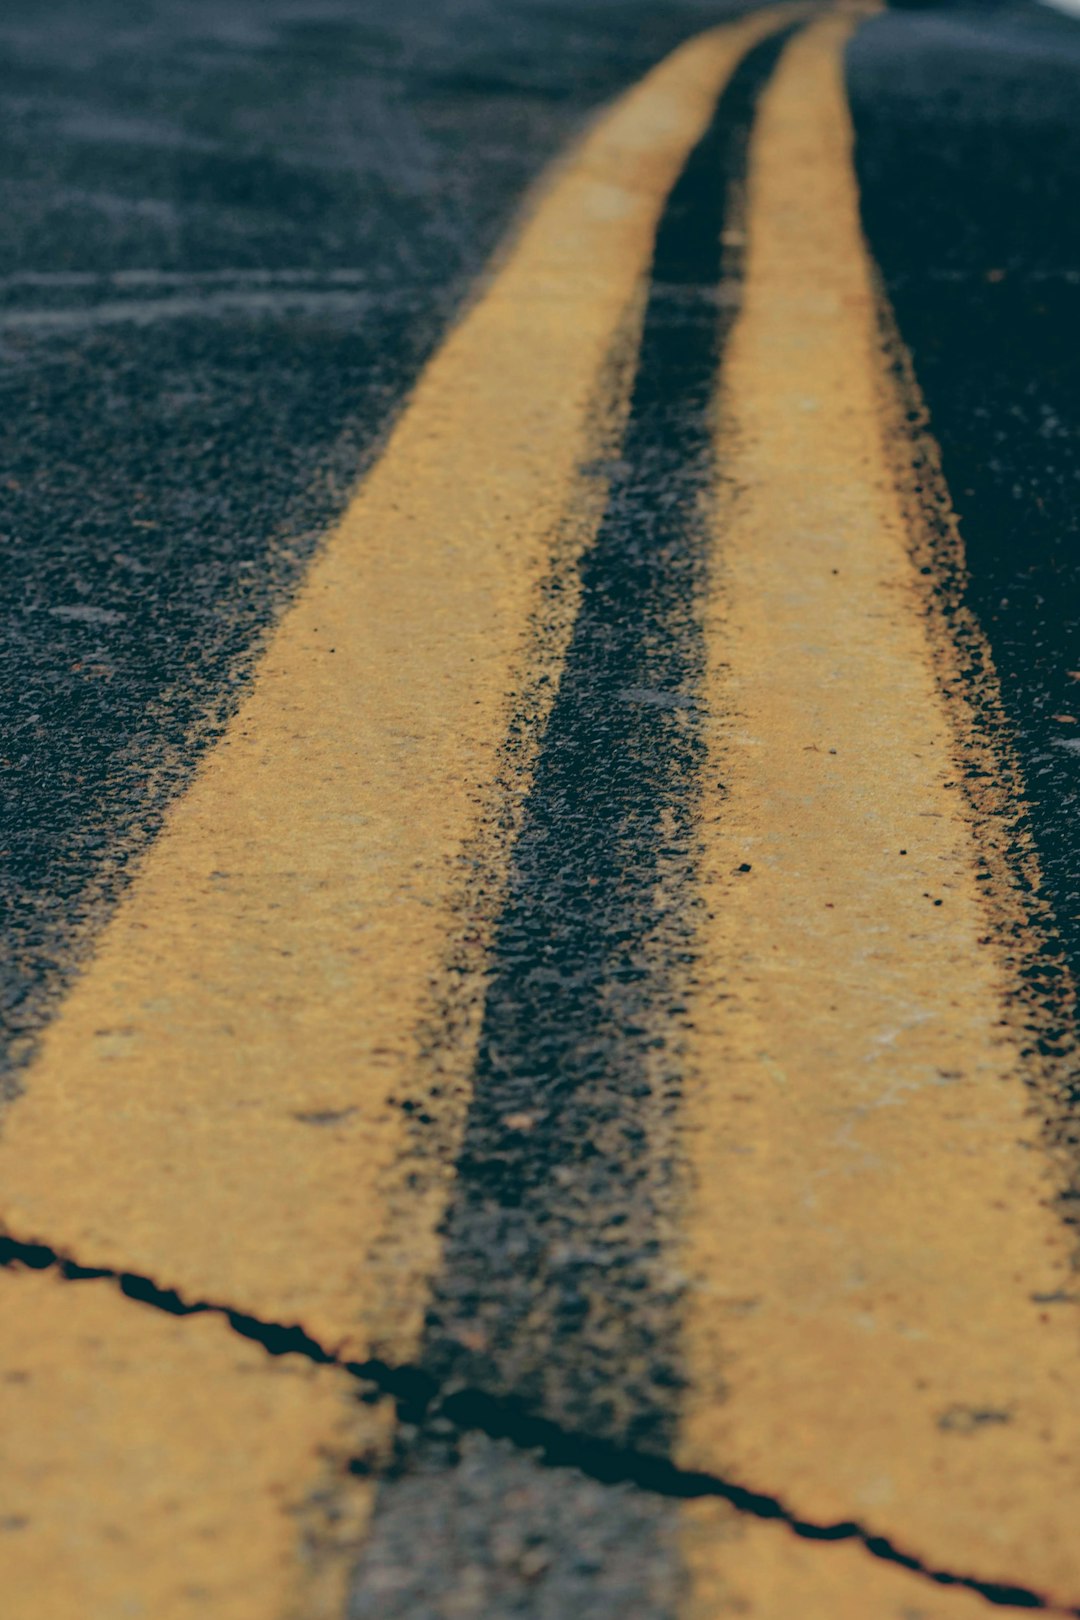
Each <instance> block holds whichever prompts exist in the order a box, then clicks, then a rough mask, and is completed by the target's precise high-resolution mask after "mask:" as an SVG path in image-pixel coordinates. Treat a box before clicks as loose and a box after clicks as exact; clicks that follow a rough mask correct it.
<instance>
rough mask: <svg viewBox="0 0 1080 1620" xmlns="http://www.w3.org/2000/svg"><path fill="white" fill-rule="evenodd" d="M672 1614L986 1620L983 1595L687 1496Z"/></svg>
mask: <svg viewBox="0 0 1080 1620" xmlns="http://www.w3.org/2000/svg"><path fill="white" fill-rule="evenodd" d="M680 1550H681V1554H682V1560H683V1564H684V1567H685V1570H686V1574H687V1577H688V1596H687V1600H686V1602H685V1604H684V1605H683V1607H682V1609H681V1611H680V1617H681V1620H729V1617H730V1620H735V1617H739V1620H987V1615H988V1614H993V1612H994V1611H993V1610H992V1609H989V1608H988V1607H987V1603H986V1599H985V1598H983V1597H980V1596H978V1595H977V1594H976V1593H974V1592H970V1591H964V1590H963V1589H962V1588H959V1587H955V1586H953V1587H943V1586H935V1585H933V1584H931V1583H930V1582H928V1581H927V1580H926V1579H925V1578H924V1577H923V1576H921V1575H918V1574H914V1573H913V1572H912V1571H910V1570H906V1569H903V1568H901V1567H900V1566H899V1565H897V1564H892V1563H885V1562H884V1561H883V1560H881V1559H877V1558H874V1557H873V1556H872V1555H871V1554H870V1553H868V1552H867V1551H866V1549H865V1548H864V1547H862V1546H859V1545H858V1544H856V1543H854V1542H839V1543H838V1542H824V1541H806V1540H803V1539H801V1538H800V1537H798V1536H796V1535H793V1533H792V1532H791V1531H790V1530H789V1529H787V1528H786V1526H784V1525H782V1524H770V1523H767V1522H762V1521H760V1520H755V1519H750V1518H747V1517H746V1516H745V1515H743V1514H741V1513H739V1512H737V1511H736V1510H735V1509H734V1508H731V1507H729V1506H728V1505H727V1504H726V1503H724V1502H719V1501H716V1500H712V1501H709V1500H704V1501H700V1502H688V1503H687V1504H686V1506H685V1507H684V1508H683V1510H682V1533H681V1536H680Z"/></svg>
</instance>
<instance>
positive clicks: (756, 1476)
mask: <svg viewBox="0 0 1080 1620" xmlns="http://www.w3.org/2000/svg"><path fill="white" fill-rule="evenodd" d="M849 28H850V22H849V21H848V20H846V19H844V18H842V17H835V16H834V17H830V18H828V19H825V20H821V21H819V22H817V23H815V24H814V25H813V27H812V28H811V29H810V30H808V31H807V32H806V33H805V34H803V35H802V36H800V37H799V38H798V39H797V40H796V41H795V42H794V43H793V44H792V45H791V46H790V47H789V48H788V50H787V52H786V53H785V56H784V58H783V60H782V62H781V65H780V68H779V71H778V75H777V77H776V78H775V79H774V80H773V82H772V84H771V86H770V87H769V89H768V90H767V91H766V93H765V96H764V98H763V102H762V105H761V109H760V113H759V118H758V123H757V127H756V131H755V135H754V140H753V144H752V152H751V162H750V175H749V250H748V251H749V258H748V266H747V287H746V290H745V302H744V307H743V312H742V315H741V317H740V319H739V322H738V324H737V326H736V329H735V331H734V333H733V335H732V340H731V344H730V347H729V351H728V357H727V361H726V367H725V373H724V378H723V400H722V412H721V427H720V437H719V447H720V454H721V457H722V461H723V468H724V474H725V479H726V483H725V489H726V491H727V493H726V495H725V497H724V500H723V502H722V505H721V511H720V513H719V516H718V523H717V541H716V571H715V583H714V588H713V591H712V594H711V598H710V602H709V605H708V635H709V647H710V659H711V666H710V672H709V690H708V697H709V703H710V708H711V712H712V719H711V721H710V727H711V730H710V738H711V741H710V747H711V750H712V754H713V764H714V766H715V770H714V772H713V773H712V778H711V779H712V780H720V781H723V782H724V784H725V787H726V793H725V794H724V796H723V798H722V799H721V798H719V797H718V798H717V800H716V802H715V804H714V805H712V806H711V807H710V808H709V810H708V811H707V814H706V818H705V825H704V829H703V841H704V846H705V850H704V858H705V866H706V894H707V900H708V914H709V920H708V921H707V923H705V924H703V926H702V931H701V939H700V960H699V962H698V966H697V969H696V970H695V971H696V979H697V982H696V985H695V986H694V1021H695V1032H696V1033H695V1036H694V1039H693V1043H692V1049H691V1051H690V1053H689V1062H690V1069H691V1074H690V1080H689V1082H688V1087H687V1092H688V1096H687V1105H686V1122H685V1124H686V1142H687V1151H688V1155H689V1158H690V1163H691V1176H692V1186H691V1188H690V1190H689V1193H688V1200H689V1210H688V1230H687V1240H686V1246H685V1252H684V1255H683V1261H682V1264H683V1269H684V1271H685V1274H686V1277H687V1281H688V1285H689V1297H688V1303H687V1313H686V1353H687V1360H688V1368H687V1371H688V1377H689V1385H690V1388H689V1392H688V1396H687V1402H686V1417H685V1426H684V1431H683V1434H682V1438H681V1443H680V1455H681V1460H682V1461H683V1462H684V1463H686V1464H688V1465H690V1466H692V1467H695V1468H701V1469H709V1470H713V1471H716V1472H719V1473H721V1474H723V1475H725V1476H727V1477H729V1478H733V1479H735V1480H737V1481H738V1482H740V1483H742V1484H745V1485H747V1486H749V1487H750V1488H752V1489H755V1490H758V1491H761V1492H763V1493H766V1494H772V1495H777V1496H779V1497H781V1499H782V1500H783V1501H784V1502H785V1504H786V1505H787V1506H788V1507H789V1508H790V1509H792V1510H793V1511H794V1512H795V1513H796V1514H797V1515H798V1516H799V1517H800V1518H803V1519H805V1520H808V1521H810V1522H814V1523H819V1524H824V1525H827V1524H829V1523H833V1522H837V1521H843V1520H850V1519H855V1520H858V1521H860V1522H861V1523H863V1524H864V1525H865V1526H866V1527H867V1529H868V1530H869V1531H870V1532H871V1533H876V1534H879V1535H884V1536H886V1537H888V1538H889V1539H890V1540H891V1541H892V1542H893V1543H894V1544H895V1545H897V1546H899V1547H900V1548H901V1549H902V1550H904V1551H905V1552H908V1553H911V1554H913V1555H915V1556H917V1557H919V1558H921V1559H922V1560H924V1561H925V1562H926V1563H928V1564H930V1565H931V1566H936V1567H939V1568H942V1569H947V1570H952V1571H954V1572H956V1573H958V1574H962V1575H970V1576H975V1577H977V1578H979V1579H982V1580H984V1581H996V1582H1002V1583H1012V1584H1017V1585H1020V1586H1027V1587H1031V1588H1033V1589H1035V1590H1037V1591H1040V1592H1043V1593H1046V1594H1047V1595H1049V1596H1050V1597H1052V1598H1053V1599H1055V1600H1056V1601H1057V1602H1059V1603H1062V1604H1066V1603H1073V1604H1075V1603H1078V1602H1080V1537H1078V1536H1077V1533H1076V1523H1077V1514H1078V1510H1080V1405H1078V1403H1077V1401H1076V1398H1075V1390H1076V1380H1077V1376H1078V1373H1080V1363H1078V1356H1077V1350H1078V1340H1077V1321H1076V1311H1075V1296H1076V1292H1077V1291H1076V1288H1075V1281H1074V1275H1075V1274H1074V1272H1073V1270H1072V1268H1071V1265H1070V1252H1069V1248H1070V1246H1069V1242H1068V1239H1067V1236H1066V1232H1065V1229H1064V1228H1063V1227H1062V1225H1061V1224H1060V1223H1059V1221H1058V1219H1057V1218H1056V1215H1055V1213H1054V1209H1053V1201H1054V1198H1055V1196H1056V1193H1057V1186H1056V1184H1055V1181H1054V1177H1053V1173H1052V1162H1051V1160H1050V1158H1049V1157H1048V1155H1047V1154H1046V1153H1045V1152H1044V1151H1043V1147H1042V1143H1041V1139H1040V1112H1039V1108H1038V1105H1037V1103H1038V1093H1037V1087H1036V1086H1035V1085H1034V1084H1033V1085H1029V1084H1027V1082H1029V1081H1031V1082H1037V1079H1038V1075H1037V1073H1035V1072H1034V1071H1031V1070H1029V1069H1027V1067H1026V1065H1025V1060H1024V1058H1023V1057H1022V1055H1021V1047H1022V1045H1023V1031H1022V1029H1021V1028H1020V1020H1019V1018H1018V1017H1014V1014H1013V1011H1012V1008H1013V1005H1014V1003H1013V999H1012V997H1011V993H1010V985H1009V981H1008V968H1007V964H1006V962H1005V958H1004V954H1003V953H1001V952H999V951H998V950H997V949H996V947H995V944H994V938H995V936H994V928H993V917H992V916H991V914H990V907H989V903H988V902H986V901H984V900H983V899H982V898H981V897H980V892H979V891H980V885H979V883H978V881H977V874H978V871H979V870H980V865H981V859H982V852H981V850H980V849H979V847H978V845H977V843H976V841H975V837H974V834H973V832H972V829H971V827H970V825H969V821H968V820H967V819H966V806H965V802H964V800H963V795H962V794H961V793H960V791H959V790H958V787H957V785H956V783H955V781H954V776H953V750H954V746H955V736H956V732H955V729H954V728H953V727H952V726H951V723H950V719H949V716H948V715H947V714H946V705H945V700H944V698H943V696H942V694H941V689H940V687H939V685H938V684H937V682H936V680H935V671H934V657H933V656H932V653H931V649H930V646H929V643H928V639H927V630H926V622H925V619H924V616H923V612H922V602H921V598H920V595H919V584H918V582H917V575H916V570H915V567H914V565H913V563H912V561H911V559H910V557H909V553H908V536H907V534H906V532H905V524H904V511H905V497H904V496H903V495H902V493H901V492H900V491H899V490H898V488H897V484H896V481H895V478H894V474H893V461H894V458H893V454H892V451H891V449H890V447H889V446H888V445H887V444H886V442H885V433H884V428H883V422H884V417H883V414H882V412H881V410H880V402H881V392H880V390H881V387H882V363H881V357H880V349H879V341H878V335H877V328H876V319H875V304H874V285H873V277H872V272H871V267H870V264H869V262H868V257H867V253H866V250H865V246H864V243H863V240H862V236H861V231H860V226H859V219H858V204H857V194H856V185H855V179H854V174H853V168H852V161H851V139H852V137H851V128H850V121H849V115H848V111H847V106H846V100H845V95H844V88H843V78H842V66H841V56H842V47H843V45H844V42H845V39H846V38H847V35H848V31H849ZM744 868H745V869H744ZM822 1556H823V1555H822ZM831 1556H835V1554H833V1555H831ZM715 1559H716V1565H715V1567H716V1569H717V1571H718V1572H719V1573H720V1574H721V1575H722V1574H723V1569H724V1564H723V1548H722V1545H721V1544H719V1543H718V1544H717V1547H716V1552H715ZM706 1561H707V1560H706ZM698 1567H699V1574H700V1568H701V1564H700V1560H699V1566H698ZM850 1567H851V1568H852V1570H853V1571H854V1569H855V1565H854V1564H851V1565H850ZM852 1578H853V1579H855V1578H857V1577H856V1575H854V1574H853V1577H852ZM858 1578H861V1577H858ZM929 1590H932V1589H929ZM929 1603H930V1598H929V1596H928V1597H927V1605H929ZM853 1604H855V1599H854V1597H852V1599H851V1600H850V1602H849V1603H848V1610H847V1612H852V1613H855V1612H866V1611H865V1610H862V1611H860V1610H859V1609H858V1607H857V1604H856V1605H855V1607H852V1605H853ZM751 1612H752V1611H751ZM764 1612H766V1613H768V1612H769V1611H768V1610H765V1611H764ZM786 1612H790V1611H786ZM800 1612H801V1611H800ZM833 1612H844V1611H842V1610H836V1611H833ZM874 1612H875V1613H876V1612H878V1611H876V1610H875V1611H874ZM885 1612H887V1611H885ZM931 1612H933V1611H932V1610H931Z"/></svg>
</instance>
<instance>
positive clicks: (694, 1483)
mask: <svg viewBox="0 0 1080 1620" xmlns="http://www.w3.org/2000/svg"><path fill="white" fill-rule="evenodd" d="M0 1267H3V1268H4V1269H6V1270H9V1271H16V1272H17V1271H18V1270H19V1269H20V1268H25V1269H28V1270H31V1271H48V1270H55V1271H56V1273H57V1274H58V1276H60V1277H62V1278H63V1279H64V1280H65V1281H67V1282H73V1283H79V1282H103V1283H107V1284H110V1285H112V1286H115V1287H116V1288H118V1289H119V1291H120V1292H121V1293H122V1294H123V1295H124V1296H125V1297H126V1298H127V1299H130V1300H132V1301H133V1302H134V1303H136V1304H139V1305H145V1306H147V1307H149V1308H150V1309H152V1310H159V1311H164V1312H166V1313H167V1314H168V1315H170V1316H199V1315H212V1316H221V1317H224V1318H225V1319H226V1321H227V1322H228V1323H229V1326H230V1327H231V1328H232V1330H233V1331H234V1332H235V1333H238V1334H239V1335H240V1336H241V1337H242V1338H245V1339H251V1340H253V1341H254V1342H255V1343H256V1344H260V1345H262V1347H263V1348H264V1349H265V1350H266V1351H267V1353H268V1354H269V1355H272V1356H285V1355H299V1356H304V1357H306V1358H307V1359H308V1360H309V1361H311V1362H314V1363H315V1364H316V1365H318V1366H328V1367H338V1368H340V1369H341V1370H342V1371H343V1372H345V1373H347V1374H348V1375H349V1376H350V1377H351V1378H353V1379H355V1380H356V1381H357V1383H358V1384H359V1385H361V1386H362V1398H366V1399H368V1400H371V1401H374V1400H378V1399H380V1398H384V1399H390V1400H393V1401H394V1403H395V1405H396V1407H397V1413H398V1418H399V1420H400V1421H401V1422H402V1423H407V1424H410V1425H414V1426H417V1427H424V1426H426V1425H429V1424H431V1423H434V1422H439V1423H440V1424H441V1425H442V1426H443V1427H444V1428H445V1426H446V1425H450V1427H451V1428H452V1429H454V1430H456V1431H457V1433H459V1434H462V1435H464V1434H470V1433H472V1434H483V1435H485V1436H486V1437H487V1438H488V1439H490V1440H504V1441H508V1442H509V1443H510V1444H511V1445H513V1446H514V1447H516V1448H517V1449H519V1450H522V1451H528V1452H532V1453H534V1454H536V1455H537V1456H538V1458H539V1460H540V1461H541V1462H542V1463H543V1464H544V1465H545V1466H547V1467H551V1468H569V1469H575V1470H576V1471H577V1472H578V1473H580V1474H582V1475H584V1476H585V1477H586V1478H588V1479H593V1480H596V1481H597V1482H598V1483H599V1484H602V1485H620V1484H629V1485H634V1486H636V1487H637V1488H638V1489H639V1490H642V1491H646V1492H651V1493H652V1494H654V1495H657V1496H663V1497H667V1498H670V1499H675V1500H681V1501H695V1500H700V1499H702V1498H710V1497H711V1498H715V1499H717V1500H719V1501H723V1502H727V1503H728V1504H729V1506H731V1507H732V1508H734V1509H735V1510H736V1512H738V1513H742V1514H745V1515H746V1516H747V1517H748V1518H752V1519H758V1520H762V1521H766V1522H770V1523H774V1524H781V1525H784V1526H786V1528H787V1529H788V1530H789V1531H790V1532H791V1533H792V1534H793V1535H796V1536H798V1537H800V1539H802V1540H804V1541H819V1542H841V1541H848V1542H852V1541H853V1542H857V1543H858V1544H859V1545H861V1546H862V1548H863V1549H864V1551H865V1552H867V1553H868V1554H869V1555H870V1556H871V1557H873V1558H877V1559H879V1560H881V1561H882V1562H884V1563H888V1564H895V1565H898V1566H899V1567H900V1568H901V1569H906V1570H907V1571H908V1572H909V1573H910V1574H913V1575H917V1576H920V1577H921V1578H922V1579H923V1580H926V1581H928V1582H929V1583H931V1584H933V1585H935V1586H942V1587H950V1586H952V1587H958V1588H960V1589H961V1590H963V1591H967V1592H974V1593H976V1594H977V1595H978V1596H979V1597H982V1598H984V1599H985V1600H986V1601H987V1602H988V1603H992V1604H995V1605H996V1606H998V1607H999V1608H1006V1609H1010V1608H1011V1609H1028V1610H1031V1609H1038V1610H1041V1611H1042V1612H1043V1613H1044V1614H1056V1615H1067V1616H1075V1617H1080V1606H1078V1607H1069V1608H1061V1607H1059V1606H1057V1605H1055V1604H1052V1603H1051V1602H1050V1601H1049V1600H1048V1599H1047V1598H1046V1597H1045V1596H1043V1595H1042V1594H1041V1593H1039V1592H1036V1591H1033V1590H1032V1589H1031V1588H1030V1587H1025V1586H1013V1585H1011V1584H1007V1583H1002V1582H999V1581H984V1580H980V1579H979V1578H978V1577H977V1576H974V1575H964V1574H961V1573H958V1572H957V1571H955V1570H949V1569H941V1568H938V1567H935V1566H933V1565H931V1564H928V1563H926V1562H925V1561H924V1560H923V1559H921V1558H918V1557H916V1556H914V1555H913V1554H911V1553H906V1552H904V1551H903V1549H902V1548H900V1547H898V1546H896V1545H895V1543H893V1542H892V1541H890V1540H889V1538H888V1537H887V1536H882V1535H878V1534H876V1533H875V1532H874V1531H873V1530H870V1529H868V1528H867V1527H866V1526H865V1525H862V1524H860V1523H859V1522H858V1521H857V1520H855V1519H845V1520H841V1521H839V1522H836V1523H833V1524H819V1523H815V1522H814V1521H812V1520H808V1519H803V1518H800V1517H799V1516H798V1514H796V1513H795V1512H793V1511H792V1510H791V1509H790V1508H788V1507H787V1506H785V1504H784V1501H783V1498H782V1497H779V1496H770V1495H767V1494H765V1493H763V1492H761V1491H755V1490H751V1489H750V1488H749V1487H748V1486H745V1485H740V1484H738V1483H737V1482H736V1481H734V1480H730V1479H727V1478H725V1477H723V1476H722V1475H719V1474H713V1473H704V1472H699V1471H696V1470H694V1469H688V1468H682V1467H680V1466H679V1465H678V1464H677V1463H675V1462H672V1461H671V1460H670V1459H668V1458H666V1457H664V1456H660V1455H650V1454H649V1453H647V1452H642V1451H639V1450H637V1449H636V1448H634V1447H632V1446H623V1445H618V1444H616V1443H614V1442H611V1441H606V1440H601V1439H596V1438H594V1437H593V1436H591V1435H588V1434H582V1433H580V1432H579V1431H576V1430H570V1429H566V1428H563V1427H562V1426H561V1425H560V1424H557V1423H554V1422H552V1421H551V1420H550V1419H548V1418H544V1417H540V1416H538V1415H537V1414H536V1413H533V1412H530V1411H529V1410H528V1409H527V1408H526V1407H525V1406H524V1405H523V1404H521V1403H519V1402H517V1401H516V1400H514V1399H513V1397H510V1396H505V1395H500V1396H494V1395H489V1394H488V1393H487V1392H486V1391H484V1390H482V1389H478V1388H471V1387H460V1388H449V1389H447V1388H444V1387H440V1385H439V1384H438V1383H437V1381H436V1380H435V1379H433V1378H432V1377H431V1376H430V1375H429V1374H428V1373H426V1372H424V1371H423V1369H422V1368H420V1367H416V1366H412V1365H400V1366H395V1365H392V1364H391V1363H389V1362H385V1361H381V1360H378V1359H377V1358H372V1359H369V1360H366V1361H350V1360H348V1359H346V1358H345V1357H343V1356H340V1355H337V1354H335V1353H334V1352H333V1351H332V1350H328V1349H327V1348H326V1346H325V1345H322V1344H320V1343H319V1341H318V1340H317V1339H313V1338H312V1337H311V1335H310V1334H309V1333H306V1332H305V1331H304V1329H303V1328H302V1327H300V1326H299V1324H291V1325H288V1324H283V1323H279V1322H267V1321H263V1320H262V1319H260V1318H258V1317H254V1316H250V1315H248V1314H247V1313H246V1312H244V1311H237V1310H234V1309H233V1308H232V1307H231V1306H229V1305H224V1304H217V1303H214V1302H211V1301H206V1300H199V1301H188V1300H185V1299H184V1298H183V1297H182V1296H181V1295H180V1294H179V1293H178V1292H177V1291H176V1290H175V1289H173V1288H162V1287H161V1286H160V1285H159V1284H157V1283H155V1282H154V1281H153V1280H152V1279H151V1278H149V1277H142V1276H139V1275H138V1274H136V1273H135V1272H130V1271H118V1270H115V1269H111V1268H108V1267H100V1266H83V1265H80V1264H79V1263H78V1262H77V1261H75V1260H73V1259H71V1258H70V1257H69V1256H66V1255H63V1254H61V1253H60V1252H59V1251H57V1250H56V1249H52V1248H50V1247H48V1245H46V1244H43V1243H22V1242H19V1241H18V1240H17V1239H15V1238H12V1237H8V1236H0ZM350 1468H351V1471H352V1472H354V1473H357V1474H366V1473H369V1472H370V1464H369V1463H368V1462H367V1461H365V1460H364V1459H360V1458H358V1459H356V1462H355V1466H353V1465H350Z"/></svg>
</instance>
